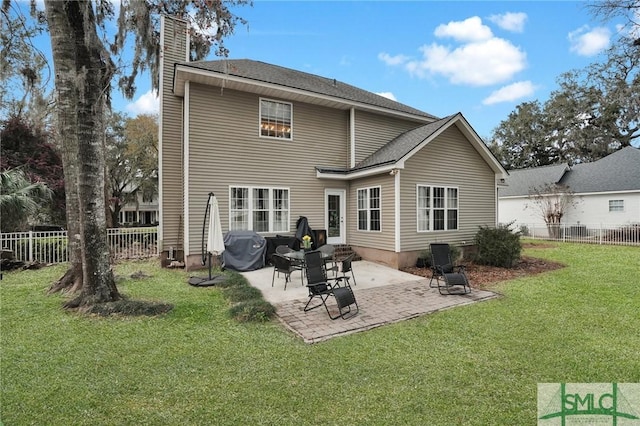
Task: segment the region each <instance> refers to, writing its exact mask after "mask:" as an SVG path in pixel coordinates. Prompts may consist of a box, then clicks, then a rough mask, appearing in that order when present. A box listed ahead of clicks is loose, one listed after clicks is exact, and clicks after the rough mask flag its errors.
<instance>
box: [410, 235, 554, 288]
mask: <svg viewBox="0 0 640 426" xmlns="http://www.w3.org/2000/svg"><path fill="white" fill-rule="evenodd" d="M536 247H539V245H537V246H536ZM462 264H463V265H465V267H466V272H467V277H468V278H469V283H470V284H471V287H474V288H479V289H485V288H487V287H490V285H491V284H495V283H497V282H500V281H506V280H511V279H514V278H520V277H525V276H529V275H535V274H540V273H542V272H547V271H553V270H556V269H560V268H564V266H565V265H563V264H561V263H557V262H551V261H549V260H545V259H538V258H535V257H529V256H522V257H521V259H520V262H518V264H516V265H515V266H514V267H513V268H509V269H508V268H500V267H497V266H487V265H477V264H475V263H473V262H463V263H462ZM403 271H404V272H408V273H410V274H414V275H419V276H422V277H425V278H431V270H430V269H429V268H416V267H412V268H405V269H403Z"/></svg>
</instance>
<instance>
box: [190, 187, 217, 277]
mask: <svg viewBox="0 0 640 426" xmlns="http://www.w3.org/2000/svg"><path fill="white" fill-rule="evenodd" d="M207 215H208V218H209V226H208V232H207V250H206V252H205V250H204V230H205V227H206V224H207ZM202 240H203V241H202V242H203V244H202V245H203V247H202V248H203V250H202V264H203V265H204V264H205V262H206V259H207V258H208V259H209V278H198V277H191V278H189V284H191V285H194V286H200V287H206V286H211V285H215V284H216V283H219V282H221V281H223V280H224V276H221V275H217V276H215V277H212V276H211V267H212V263H213V262H212V258H213V256H219V255H220V254H222V252H223V251H224V236H223V235H222V225H221V224H220V209H219V207H218V199H217V198H216V196H215V194H214V193H213V192H210V193H209V199H208V200H207V207H206V210H205V213H204V220H203V224H202Z"/></svg>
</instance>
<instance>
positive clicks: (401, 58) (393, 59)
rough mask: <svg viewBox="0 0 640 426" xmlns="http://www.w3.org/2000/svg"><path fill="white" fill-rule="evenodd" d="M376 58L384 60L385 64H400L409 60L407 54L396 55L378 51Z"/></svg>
mask: <svg viewBox="0 0 640 426" xmlns="http://www.w3.org/2000/svg"><path fill="white" fill-rule="evenodd" d="M378 59H380V60H381V61H382V62H384V63H385V64H387V65H392V66H393V65H401V64H403V63H405V62H406V61H407V60H409V57H408V56H405V55H396V56H391V55H389V54H388V53H386V52H382V53H378Z"/></svg>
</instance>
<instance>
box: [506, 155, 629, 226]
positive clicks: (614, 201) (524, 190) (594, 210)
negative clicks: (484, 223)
mask: <svg viewBox="0 0 640 426" xmlns="http://www.w3.org/2000/svg"><path fill="white" fill-rule="evenodd" d="M506 183H507V186H506V187H504V188H500V190H499V203H498V204H499V207H498V211H499V215H498V218H499V221H500V223H509V222H514V221H515V222H516V226H517V225H518V224H521V225H525V224H526V225H535V226H538V225H540V226H543V225H544V220H543V218H542V215H541V213H540V211H539V209H536V206H535V204H534V202H533V201H532V200H531V199H530V198H529V195H530V193H531V191H532V190H534V189H536V188H537V189H541V188H542V187H544V185H550V184H561V185H566V186H567V187H568V188H569V190H570V191H571V192H573V193H574V197H575V198H574V199H575V201H576V203H575V206H573V207H572V208H570V209H569V210H568V211H567V213H566V215H565V216H564V217H563V218H562V223H564V224H583V225H587V226H589V225H624V224H631V223H640V149H638V148H634V147H626V148H623V149H621V150H619V151H616V152H614V153H613V154H610V155H608V156H606V157H604V158H601V159H600V160H597V161H594V162H591V163H580V164H576V165H574V166H569V165H568V164H560V165H555V166H544V167H534V168H529V169H521V170H510V171H509V176H508V177H507V179H506Z"/></svg>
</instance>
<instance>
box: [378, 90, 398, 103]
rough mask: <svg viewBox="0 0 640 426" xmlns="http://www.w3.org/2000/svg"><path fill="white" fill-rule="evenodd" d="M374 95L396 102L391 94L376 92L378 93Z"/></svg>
mask: <svg viewBox="0 0 640 426" xmlns="http://www.w3.org/2000/svg"><path fill="white" fill-rule="evenodd" d="M376 95H380V96H383V97H385V98H387V99H391V100H392V101H396V102H397V101H398V100H397V99H396V97H395V96H394V95H393V93H391V92H378V93H376Z"/></svg>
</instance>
